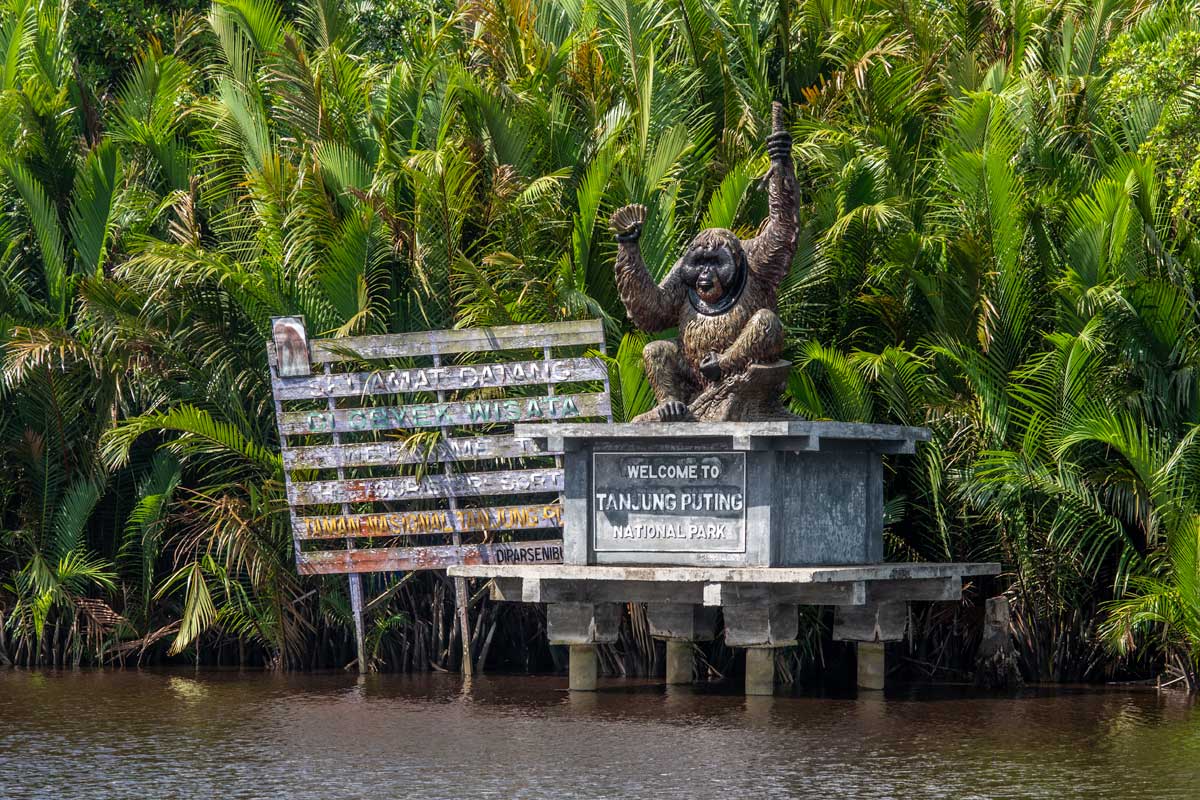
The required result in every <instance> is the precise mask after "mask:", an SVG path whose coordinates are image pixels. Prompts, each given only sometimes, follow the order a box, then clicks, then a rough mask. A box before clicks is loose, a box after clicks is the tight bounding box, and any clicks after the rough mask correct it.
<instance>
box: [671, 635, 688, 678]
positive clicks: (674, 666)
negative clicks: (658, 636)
mask: <svg viewBox="0 0 1200 800" xmlns="http://www.w3.org/2000/svg"><path fill="white" fill-rule="evenodd" d="M692 660H693V650H692V643H691V642H679V641H675V640H674V639H668V640H667V685H668V686H678V685H680V684H685V683H691V682H692Z"/></svg>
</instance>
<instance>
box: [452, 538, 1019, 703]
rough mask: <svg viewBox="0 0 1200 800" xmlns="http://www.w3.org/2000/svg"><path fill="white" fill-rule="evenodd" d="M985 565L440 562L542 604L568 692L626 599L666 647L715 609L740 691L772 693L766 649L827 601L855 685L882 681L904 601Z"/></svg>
mask: <svg viewBox="0 0 1200 800" xmlns="http://www.w3.org/2000/svg"><path fill="white" fill-rule="evenodd" d="M999 572H1000V565H999V564H997V563H993V562H982V563H980V562H974V563H949V564H905V563H893V564H859V565H854V566H834V567H646V566H579V565H572V564H531V565H524V564H504V565H496V564H480V565H470V566H468V565H462V566H455V567H450V569H449V573H450V574H451V575H453V576H455V577H464V578H484V579H491V581H492V587H491V593H492V598H493V599H494V600H497V601H502V602H516V603H546V604H547V606H546V623H547V625H546V627H547V634H548V636H549V639H550V642H551V643H552V644H562V645H569V646H570V647H571V651H570V653H571V665H572V666H571V688H572V689H575V690H580V691H588V690H590V689H594V688H595V671H594V668H593V666H592V665H593V660H594V654H593V653H592V652H591V651H590V650H589V649H588V648H594V647H595V646H596V645H597V644H602V643H607V642H614V641H616V639H617V636H618V629H619V625H620V608H621V605H622V604H625V603H646V604H647V621H648V623H649V627H650V634H651V635H652V636H654V637H655V638H657V639H661V640H664V641H666V642H668V643H669V644H673V643H690V642H697V641H706V640H710V639H713V638H714V637H715V636H716V635H717V631H716V621H717V619H718V618H719V617H718V614H717V609H718V608H719V609H720V611H721V617H723V619H724V624H725V627H724V631H723V634H724V637H725V643H726V644H727V645H728V646H730V647H741V648H746V649H747V662H746V663H747V672H746V675H747V678H746V680H747V684H746V691H747V693H748V694H764V693H769V692H770V691H771V686H772V682H771V677H770V676H771V671H772V669H773V664H774V656H773V655H772V653H773V652H774V650H775V648H779V647H787V646H789V645H793V644H795V643H796V637H797V633H798V628H799V606H802V605H816V606H826V605H828V606H833V607H834V611H835V613H834V628H833V637H834V639H837V640H840V641H847V642H854V643H856V646H857V647H858V652H859V666H858V682H859V685H860V686H861V687H862V688H864V689H881V688H883V682H884V678H885V676H886V672H887V671H886V664H885V662H884V649H883V644H884V643H885V642H894V641H898V640H899V639H901V638H902V637H903V636H904V631H905V628H906V626H907V623H908V613H907V611H908V603H909V602H914V601H926V602H939V601H942V602H953V601H959V600H961V597H962V581H963V579H964V578H968V577H972V576H978V575H994V574H997V573H999ZM669 652H671V654H672V655H673V658H672V659H671V661H672V663H671V664H670V670H669V675H668V679H669V680H670V681H672V682H678V681H681V680H683V677H682V676H684V675H687V674H690V671H691V659H690V655H691V649H690V646H689V647H687V648H683V647H674V648H672V649H671V650H670V651H669Z"/></svg>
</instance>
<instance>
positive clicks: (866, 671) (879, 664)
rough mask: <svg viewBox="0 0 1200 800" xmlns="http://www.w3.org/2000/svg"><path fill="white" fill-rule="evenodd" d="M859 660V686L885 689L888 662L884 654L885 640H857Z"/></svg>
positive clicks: (877, 689)
mask: <svg viewBox="0 0 1200 800" xmlns="http://www.w3.org/2000/svg"><path fill="white" fill-rule="evenodd" d="M855 650H856V651H857V661H858V688H860V689H869V690H872V691H880V692H881V691H883V684H884V678H885V677H886V676H887V662H886V661H885V660H884V655H883V652H884V651H883V642H856V643H855Z"/></svg>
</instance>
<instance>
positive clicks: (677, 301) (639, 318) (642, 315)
mask: <svg viewBox="0 0 1200 800" xmlns="http://www.w3.org/2000/svg"><path fill="white" fill-rule="evenodd" d="M645 223H646V207H645V206H643V205H640V204H635V205H629V206H624V207H622V208H618V209H617V210H616V211H614V212H613V215H612V217H611V218H610V219H609V225H610V226H611V227H612V230H613V233H615V234H616V239H617V263H616V280H617V292H618V293H619V294H620V295H621V302H622V303H624V304H625V310H626V311H627V312H628V313H629V318H630V319H632V320H633V324H634V325H637V326H638V327H639V328H641V329H642V330H644V331H646V332H648V333H657V332H658V331H662V330H666V329H667V328H672V327H674V326H676V325H678V324H679V311H680V309H681V308H682V307H683V303H684V300H685V298H686V296H687V291H686V287H685V286H684V284H683V282H682V281H681V280H680V277H679V270H678V269H674V268H672V269H671V271H670V272H669V273H667V277H666V278H664V279H663V282H662V283H661V284H655V283H654V279H653V278H651V277H650V271H649V270H648V269H646V262H645V261H644V260H643V259H642V250H641V247H640V246H639V245H638V240H639V239H640V238H641V236H642V226H643V225H644V224H645Z"/></svg>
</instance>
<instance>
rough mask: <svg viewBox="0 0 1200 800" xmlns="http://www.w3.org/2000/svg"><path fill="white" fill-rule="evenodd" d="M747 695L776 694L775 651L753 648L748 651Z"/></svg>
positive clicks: (769, 648) (772, 649) (768, 648)
mask: <svg viewBox="0 0 1200 800" xmlns="http://www.w3.org/2000/svg"><path fill="white" fill-rule="evenodd" d="M746 694H748V695H764V694H775V649H774V648H771V647H751V648H747V650H746Z"/></svg>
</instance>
